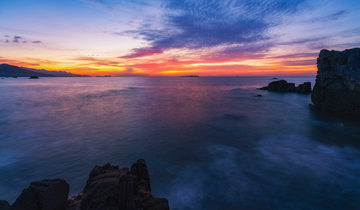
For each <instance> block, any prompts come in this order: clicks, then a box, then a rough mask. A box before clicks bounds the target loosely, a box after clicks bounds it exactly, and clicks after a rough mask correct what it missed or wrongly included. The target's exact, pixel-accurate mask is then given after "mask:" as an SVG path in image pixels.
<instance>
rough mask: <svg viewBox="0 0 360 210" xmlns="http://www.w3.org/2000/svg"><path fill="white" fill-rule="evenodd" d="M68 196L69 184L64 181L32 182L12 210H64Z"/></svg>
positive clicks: (46, 180) (45, 180)
mask: <svg viewBox="0 0 360 210" xmlns="http://www.w3.org/2000/svg"><path fill="white" fill-rule="evenodd" d="M68 195H69V184H67V183H66V181H65V180H63V179H54V180H50V179H44V180H42V181H37V182H32V183H31V184H30V186H29V187H28V188H26V189H24V190H23V191H22V193H21V194H20V196H19V197H18V198H17V199H16V201H15V203H14V204H13V205H12V206H11V210H63V209H65V208H66V204H67V199H68Z"/></svg>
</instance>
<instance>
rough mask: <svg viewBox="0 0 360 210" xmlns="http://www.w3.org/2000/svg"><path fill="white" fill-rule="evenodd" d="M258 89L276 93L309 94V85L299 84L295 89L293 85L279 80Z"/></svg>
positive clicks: (308, 83)
mask: <svg viewBox="0 0 360 210" xmlns="http://www.w3.org/2000/svg"><path fill="white" fill-rule="evenodd" d="M259 89H260V90H270V91H277V92H293V93H311V83H310V82H304V84H300V85H299V86H297V87H295V83H288V82H287V81H285V80H279V81H273V82H270V83H269V85H268V86H266V87H262V88H259Z"/></svg>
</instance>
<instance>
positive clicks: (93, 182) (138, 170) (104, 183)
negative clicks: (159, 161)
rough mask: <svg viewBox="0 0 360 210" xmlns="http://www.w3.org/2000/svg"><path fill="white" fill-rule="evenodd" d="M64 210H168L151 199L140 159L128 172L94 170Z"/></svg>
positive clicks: (113, 168)
mask: <svg viewBox="0 0 360 210" xmlns="http://www.w3.org/2000/svg"><path fill="white" fill-rule="evenodd" d="M66 209H67V210H78V209H79V210H80V209H81V210H90V209H118V210H169V209H170V208H169V202H168V200H167V199H166V198H154V196H153V195H152V193H151V185H150V176H149V171H148V169H147V166H146V162H145V160H144V159H139V160H138V161H137V162H136V163H134V164H132V166H131V170H129V168H119V167H118V166H113V165H111V164H110V163H107V164H105V165H104V166H102V167H101V166H95V167H94V169H93V170H92V171H91V172H90V175H89V179H88V180H87V182H86V186H85V188H84V190H83V191H82V192H81V193H80V194H79V195H77V196H76V195H75V196H71V197H70V198H69V200H68V206H67V208H66Z"/></svg>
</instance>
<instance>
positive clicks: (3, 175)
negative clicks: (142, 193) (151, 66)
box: [0, 77, 360, 210]
mask: <svg viewBox="0 0 360 210" xmlns="http://www.w3.org/2000/svg"><path fill="white" fill-rule="evenodd" d="M284 79H286V80H287V81H289V82H295V83H296V84H297V85H298V84H299V83H302V82H305V81H311V82H312V84H314V80H315V78H313V77H291V78H284ZM271 81H272V80H271V78H268V77H236V78H205V77H204V78H203V77H198V78H189V77H178V78H40V79H38V80H29V79H27V78H16V79H15V78H6V79H1V80H0V154H1V155H0V200H1V199H6V200H8V201H10V202H11V203H12V202H14V201H15V199H16V198H17V196H18V195H20V193H21V191H22V189H23V188H26V187H28V186H29V184H30V182H32V181H36V180H42V179H45V178H47V179H53V178H64V179H66V180H67V182H68V183H70V194H75V193H78V192H80V191H81V190H82V188H83V187H84V186H85V182H86V180H87V178H88V174H89V172H90V171H91V169H92V168H93V167H94V166H95V165H104V164H105V163H107V162H110V163H111V164H114V165H119V166H120V167H130V166H131V164H132V163H134V162H136V160H137V159H139V158H144V159H145V160H146V162H147V164H148V168H149V170H150V178H151V184H152V190H153V193H154V194H155V196H157V197H166V198H168V199H169V203H170V207H171V209H214V210H215V209H360V122H356V121H352V120H349V119H346V118H340V117H334V116H329V115H326V114H323V113H319V112H318V111H317V110H312V109H310V108H309V107H308V104H309V103H310V102H311V101H310V95H309V94H307V95H302V94H295V93H276V92H268V91H261V90H257V89H256V88H257V87H261V86H264V85H267V84H268V83H269V82H271ZM258 94H261V95H262V97H256V96H257V95H258Z"/></svg>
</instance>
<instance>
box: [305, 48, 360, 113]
mask: <svg viewBox="0 0 360 210" xmlns="http://www.w3.org/2000/svg"><path fill="white" fill-rule="evenodd" d="M317 67H318V71H317V76H316V82H315V86H314V90H313V93H312V94H311V101H312V102H313V103H314V105H315V106H316V108H317V109H320V110H321V111H323V112H326V113H332V114H335V115H340V116H348V117H352V118H355V119H360V48H354V49H350V50H345V51H342V52H339V51H334V50H332V51H329V50H321V51H320V54H319V57H318V59H317Z"/></svg>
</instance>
